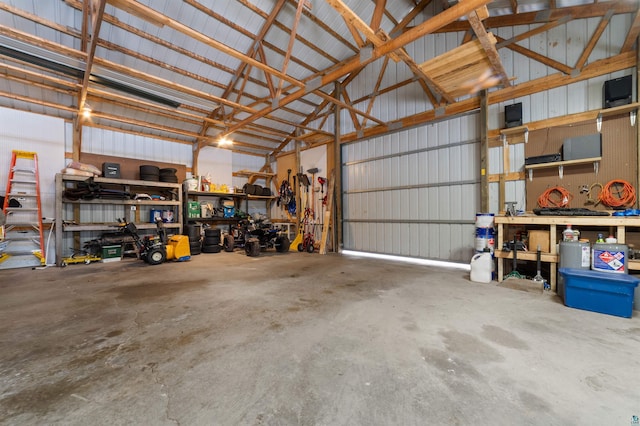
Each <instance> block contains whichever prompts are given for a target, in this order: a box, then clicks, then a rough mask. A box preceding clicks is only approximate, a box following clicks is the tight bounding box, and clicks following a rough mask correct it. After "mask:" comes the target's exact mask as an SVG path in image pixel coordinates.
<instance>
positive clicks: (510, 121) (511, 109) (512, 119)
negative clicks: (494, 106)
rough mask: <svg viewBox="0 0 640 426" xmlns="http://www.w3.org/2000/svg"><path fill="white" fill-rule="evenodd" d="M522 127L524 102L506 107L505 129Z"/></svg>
mask: <svg viewBox="0 0 640 426" xmlns="http://www.w3.org/2000/svg"><path fill="white" fill-rule="evenodd" d="M518 126H522V102H519V103H517V104H513V105H505V106H504V127H506V128H509V127H518Z"/></svg>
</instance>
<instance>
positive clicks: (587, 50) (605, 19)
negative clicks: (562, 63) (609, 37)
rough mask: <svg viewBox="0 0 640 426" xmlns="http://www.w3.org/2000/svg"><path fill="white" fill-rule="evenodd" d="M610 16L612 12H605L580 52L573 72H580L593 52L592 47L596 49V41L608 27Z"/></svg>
mask: <svg viewBox="0 0 640 426" xmlns="http://www.w3.org/2000/svg"><path fill="white" fill-rule="evenodd" d="M612 15H613V12H611V11H609V12H607V14H606V15H604V16H603V17H602V19H601V20H600V22H599V23H598V26H597V27H596V29H595V31H594V32H593V34H592V35H591V38H590V39H589V42H588V43H587V45H586V46H585V48H584V50H583V52H582V55H580V57H579V58H578V61H577V62H576V66H575V70H577V71H580V70H581V69H582V67H583V66H584V64H585V63H586V62H587V59H589V55H591V52H593V49H594V47H596V44H597V43H598V40H600V36H601V35H602V33H603V32H604V30H605V29H606V28H607V25H609V20H610V19H611V16H612Z"/></svg>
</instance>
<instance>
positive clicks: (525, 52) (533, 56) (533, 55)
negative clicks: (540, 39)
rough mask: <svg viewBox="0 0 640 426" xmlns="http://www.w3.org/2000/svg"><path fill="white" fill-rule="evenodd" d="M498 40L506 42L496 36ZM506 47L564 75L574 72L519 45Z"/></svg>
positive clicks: (513, 44)
mask: <svg viewBox="0 0 640 426" xmlns="http://www.w3.org/2000/svg"><path fill="white" fill-rule="evenodd" d="M496 40H498V42H500V41H506V40H504V39H503V38H500V37H498V36H496ZM499 44H500V43H499ZM504 46H505V47H507V48H508V49H510V50H513V51H514V52H518V53H520V54H521V55H524V56H526V57H528V58H531V59H533V60H535V61H538V62H540V63H541V64H544V65H546V66H548V67H551V68H555V69H557V70H558V71H560V72H562V73H563V74H567V75H569V74H571V72H572V71H573V70H572V68H571V67H570V66H568V65H565V64H563V63H562V62H558V61H556V60H553V59H551V58H548V57H546V56H544V55H541V54H539V53H538V52H534V51H533V50H529V49H527V48H525V47H522V46H520V45H519V44H515V43H511V44H504Z"/></svg>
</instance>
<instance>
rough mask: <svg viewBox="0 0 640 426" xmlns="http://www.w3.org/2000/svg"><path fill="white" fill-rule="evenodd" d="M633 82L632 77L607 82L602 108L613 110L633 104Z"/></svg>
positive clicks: (626, 76)
mask: <svg viewBox="0 0 640 426" xmlns="http://www.w3.org/2000/svg"><path fill="white" fill-rule="evenodd" d="M632 86H633V80H632V77H631V76H630V75H625V76H624V77H618V78H614V79H613V80H607V81H605V82H604V85H603V86H602V107H603V108H613V107H616V106H620V105H627V104H630V103H631V94H632Z"/></svg>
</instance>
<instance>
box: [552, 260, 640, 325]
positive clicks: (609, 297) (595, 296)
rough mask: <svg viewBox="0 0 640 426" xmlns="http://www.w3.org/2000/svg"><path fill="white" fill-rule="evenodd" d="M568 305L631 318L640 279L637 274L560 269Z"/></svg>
mask: <svg viewBox="0 0 640 426" xmlns="http://www.w3.org/2000/svg"><path fill="white" fill-rule="evenodd" d="M558 271H559V272H560V274H561V275H562V276H563V278H564V293H565V298H564V304H565V305H566V306H569V307H571V308H577V309H584V310H587V311H593V312H599V313H602V314H608V315H615V316H618V317H625V318H631V314H632V310H633V293H634V290H635V288H636V287H637V286H638V283H640V279H639V278H636V277H635V276H633V275H627V274H612V273H609V272H600V271H589V270H585V269H575V268H560V269H558Z"/></svg>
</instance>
